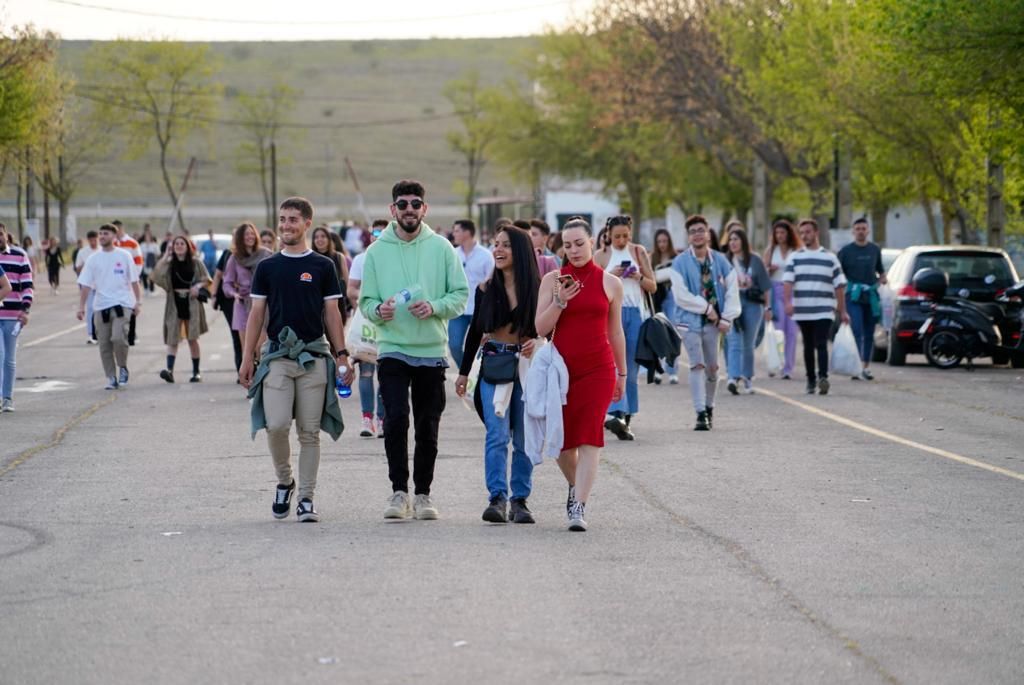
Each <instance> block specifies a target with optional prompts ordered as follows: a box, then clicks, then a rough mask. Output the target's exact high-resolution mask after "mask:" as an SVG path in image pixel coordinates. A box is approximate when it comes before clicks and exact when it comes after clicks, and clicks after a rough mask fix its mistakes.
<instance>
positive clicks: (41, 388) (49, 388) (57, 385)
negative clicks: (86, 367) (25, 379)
mask: <svg viewBox="0 0 1024 685" xmlns="http://www.w3.org/2000/svg"><path fill="white" fill-rule="evenodd" d="M73 387H75V384H74V383H68V382H67V381H57V380H53V381H42V382H40V383H36V384H35V385H33V386H32V387H30V388H18V392H53V391H55V390H56V391H61V390H70V389H71V388H73Z"/></svg>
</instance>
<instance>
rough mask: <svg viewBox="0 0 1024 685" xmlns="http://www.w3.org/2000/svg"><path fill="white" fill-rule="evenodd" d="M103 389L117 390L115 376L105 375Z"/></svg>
mask: <svg viewBox="0 0 1024 685" xmlns="http://www.w3.org/2000/svg"><path fill="white" fill-rule="evenodd" d="M103 389H104V390H117V376H107V384H106V385H104V386H103Z"/></svg>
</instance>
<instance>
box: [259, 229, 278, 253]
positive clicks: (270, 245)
mask: <svg viewBox="0 0 1024 685" xmlns="http://www.w3.org/2000/svg"><path fill="white" fill-rule="evenodd" d="M260 244H261V245H263V247H265V248H267V249H268V250H270V251H271V252H272V253H275V252H277V234H276V233H274V232H273V231H271V230H270V229H269V228H264V229H263V230H262V231H260Z"/></svg>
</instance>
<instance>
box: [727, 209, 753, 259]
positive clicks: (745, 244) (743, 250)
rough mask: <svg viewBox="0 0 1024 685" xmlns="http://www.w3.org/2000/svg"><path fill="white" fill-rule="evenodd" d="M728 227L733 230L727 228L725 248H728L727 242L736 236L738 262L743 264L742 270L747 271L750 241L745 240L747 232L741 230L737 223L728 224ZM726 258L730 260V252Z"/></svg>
mask: <svg viewBox="0 0 1024 685" xmlns="http://www.w3.org/2000/svg"><path fill="white" fill-rule="evenodd" d="M730 226H735V228H729V235H728V238H726V248H728V246H729V242H728V241H730V240H732V237H733V236H738V237H739V239H740V261H741V262H742V263H743V268H744V269H748V268H750V241H749V240H748V239H747V232H746V231H744V230H743V228H742V227H741V226H740V225H739V222H738V221H737V222H736V223H735V224H730ZM727 256H728V257H729V259H732V253H731V251H730V252H729V253H728V255H727Z"/></svg>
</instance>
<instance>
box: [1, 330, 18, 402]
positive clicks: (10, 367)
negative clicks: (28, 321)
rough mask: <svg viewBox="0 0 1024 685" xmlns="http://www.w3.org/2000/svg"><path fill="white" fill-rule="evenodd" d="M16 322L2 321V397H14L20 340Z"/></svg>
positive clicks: (7, 398)
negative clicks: (15, 368)
mask: <svg viewBox="0 0 1024 685" xmlns="http://www.w3.org/2000/svg"><path fill="white" fill-rule="evenodd" d="M17 323H18V322H17V321H16V320H6V319H5V320H3V321H0V397H2V398H3V399H5V400H9V399H12V398H13V397H14V363H15V352H16V350H17V347H18V338H17V337H15V335H14V326H15V324H17Z"/></svg>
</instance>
